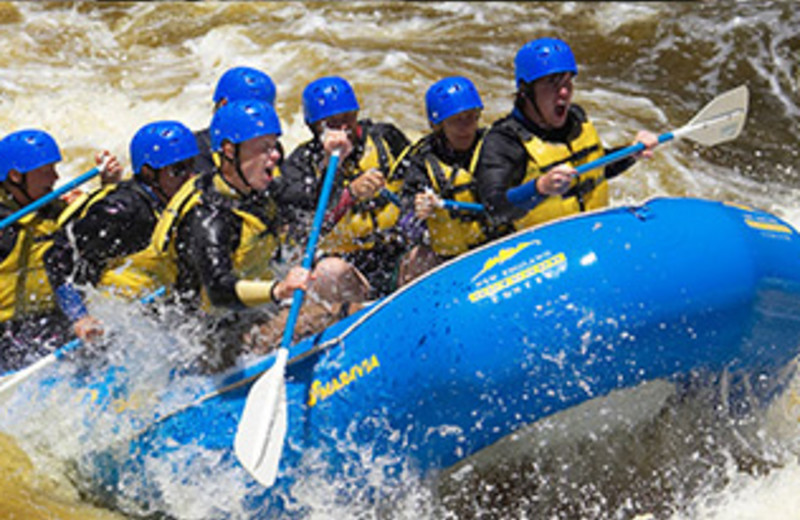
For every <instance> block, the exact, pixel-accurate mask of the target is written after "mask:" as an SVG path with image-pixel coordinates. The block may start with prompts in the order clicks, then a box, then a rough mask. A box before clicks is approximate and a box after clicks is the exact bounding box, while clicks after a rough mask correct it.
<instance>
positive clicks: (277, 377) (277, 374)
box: [233, 349, 288, 487]
mask: <svg viewBox="0 0 800 520" xmlns="http://www.w3.org/2000/svg"><path fill="white" fill-rule="evenodd" d="M287 355H288V351H287V350H286V349H280V350H279V351H278V355H277V358H276V360H275V364H274V365H273V366H272V368H270V369H269V370H268V371H267V372H266V373H265V374H264V375H262V376H261V377H260V378H259V379H258V381H256V383H255V384H254V385H253V388H251V389H250V393H249V394H248V395H247V400H246V401H245V405H244V411H243V412H242V418H241V419H240V420H239V426H238V428H237V430H236V437H235V438H234V441H233V451H234V453H235V454H236V457H237V458H238V459H239V462H240V463H241V464H242V466H243V467H244V469H246V470H247V471H248V473H250V474H251V475H252V476H253V478H255V479H256V480H257V481H258V482H259V483H260V484H262V485H263V486H266V487H270V486H272V484H274V483H275V478H276V477H277V475H278V464H279V462H280V458H281V452H282V451H283V441H284V438H285V437H286V428H287V418H286V385H285V382H284V378H283V376H284V374H283V372H284V368H285V366H286V357H287Z"/></svg>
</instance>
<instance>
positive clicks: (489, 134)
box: [483, 114, 526, 141]
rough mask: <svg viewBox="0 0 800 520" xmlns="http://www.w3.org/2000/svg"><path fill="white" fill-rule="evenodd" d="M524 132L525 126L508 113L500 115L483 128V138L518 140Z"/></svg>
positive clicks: (490, 139)
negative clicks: (486, 127) (487, 126)
mask: <svg viewBox="0 0 800 520" xmlns="http://www.w3.org/2000/svg"><path fill="white" fill-rule="evenodd" d="M524 133H526V129H525V126H524V125H523V124H522V123H521V122H519V121H518V120H517V119H516V118H515V117H514V116H513V115H511V114H508V115H506V116H504V117H501V118H500V119H498V120H497V121H495V122H494V123H492V126H490V127H489V128H488V129H486V130H485V133H484V134H483V139H484V140H486V141H494V140H504V141H507V140H515V141H516V140H518V139H520V138H521V137H523V135H522V134H524Z"/></svg>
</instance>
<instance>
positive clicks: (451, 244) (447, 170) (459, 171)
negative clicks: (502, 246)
mask: <svg viewBox="0 0 800 520" xmlns="http://www.w3.org/2000/svg"><path fill="white" fill-rule="evenodd" d="M479 150H480V141H479V143H478V145H476V146H475V152H474V154H473V160H472V161H471V167H470V169H469V170H466V169H464V168H459V167H453V166H449V165H447V164H445V163H443V162H441V161H440V160H439V159H437V158H436V156H435V155H433V154H432V153H428V154H427V157H426V158H425V167H426V169H427V172H428V178H429V179H430V181H431V185H432V186H433V190H434V191H435V192H436V193H437V194H438V195H439V196H441V197H442V198H444V199H452V200H456V201H458V202H477V199H476V197H475V192H474V181H473V171H474V167H475V163H476V161H475V158H476V157H477V155H478V151H479ZM471 217H472V216H471ZM426 222H427V225H428V233H429V235H430V244H431V249H433V251H434V252H435V253H436V254H438V255H440V256H444V257H448V256H455V255H460V254H461V253H464V252H466V251H467V250H469V249H470V248H472V247H474V246H476V245H478V244H482V243H483V242H485V241H486V234H485V232H484V227H483V223H482V221H481V220H479V219H476V218H474V217H472V218H468V217H467V216H465V215H462V214H460V213H459V212H457V211H451V210H446V209H443V208H437V209H436V210H435V211H434V213H433V215H431V217H430V218H428V220H427V221H426Z"/></svg>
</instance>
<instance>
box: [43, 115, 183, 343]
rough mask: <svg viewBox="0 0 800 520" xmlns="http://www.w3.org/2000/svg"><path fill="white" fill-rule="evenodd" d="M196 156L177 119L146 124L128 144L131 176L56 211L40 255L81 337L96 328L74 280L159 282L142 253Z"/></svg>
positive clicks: (137, 291) (133, 284)
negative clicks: (55, 228)
mask: <svg viewBox="0 0 800 520" xmlns="http://www.w3.org/2000/svg"><path fill="white" fill-rule="evenodd" d="M197 153H198V149H197V143H196V141H195V139H194V135H192V132H191V131H190V130H189V129H188V128H187V127H186V126H184V125H183V124H181V123H179V122H177V121H156V122H153V123H148V124H146V125H144V126H143V127H142V128H140V129H139V130H138V131H137V132H136V134H135V135H134V136H133V139H132V140H131V143H130V157H131V164H132V166H133V178H131V179H129V180H126V181H123V182H120V183H119V184H116V185H110V186H106V187H103V188H101V189H98V190H96V191H95V192H93V193H89V194H88V195H86V196H84V197H82V198H79V199H78V200H76V201H74V202H73V203H72V204H70V206H69V207H68V208H67V209H66V210H65V211H64V212H63V213H62V214H61V216H60V221H61V223H62V224H63V225H62V229H61V230H60V231H59V233H58V234H57V235H56V236H55V240H54V242H53V246H52V247H51V248H50V249H49V250H48V251H47V253H46V254H45V265H46V268H47V276H48V278H49V280H50V284H51V285H52V287H53V288H54V290H55V294H56V298H57V300H58V304H59V306H60V308H61V310H62V311H63V312H64V314H65V315H66V316H67V317H68V318H69V319H70V320H71V321H72V322H73V324H74V329H75V334H76V335H77V336H78V337H79V338H80V339H81V340H88V339H92V338H93V337H96V336H98V335H101V334H102V331H103V329H102V326H101V324H100V323H99V322H98V321H97V320H96V319H94V318H93V317H92V316H91V315H89V314H88V312H87V309H86V306H85V305H84V302H83V298H82V296H81V294H80V293H79V292H78V291H77V289H76V288H75V286H76V285H78V286H80V285H86V284H91V285H94V286H100V287H104V288H110V289H112V291H113V292H118V293H122V294H124V295H126V296H138V295H143V293H145V292H147V291H149V290H152V289H154V288H155V287H156V286H157V285H158V281H157V280H155V279H154V278H153V276H151V275H149V274H148V273H149V272H150V271H151V267H150V264H152V263H154V262H155V261H156V260H155V259H154V258H152V255H148V254H146V253H145V251H144V250H145V249H146V248H147V246H148V245H149V244H150V238H151V235H152V234H153V230H154V229H155V227H156V223H157V222H158V219H159V215H160V213H161V211H162V210H163V209H164V208H165V207H166V205H167V202H168V201H169V199H170V198H171V197H172V196H173V195H174V194H175V193H176V192H177V191H178V189H179V188H180V187H181V186H182V185H183V183H184V182H186V181H187V180H188V179H189V178H190V177H191V176H192V175H193V173H194V159H195V157H196V156H197ZM123 265H124V267H123Z"/></svg>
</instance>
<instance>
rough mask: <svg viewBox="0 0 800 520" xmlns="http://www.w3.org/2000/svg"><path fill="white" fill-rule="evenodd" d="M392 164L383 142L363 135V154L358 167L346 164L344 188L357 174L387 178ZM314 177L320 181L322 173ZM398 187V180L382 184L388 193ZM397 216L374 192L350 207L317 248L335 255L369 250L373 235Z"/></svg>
mask: <svg viewBox="0 0 800 520" xmlns="http://www.w3.org/2000/svg"><path fill="white" fill-rule="evenodd" d="M394 162H395V158H394V157H393V156H392V153H391V150H390V148H389V145H388V144H387V143H386V142H385V141H384V139H383V138H373V136H372V135H371V134H370V133H367V137H366V141H365V143H364V153H363V154H362V155H361V158H360V159H359V161H358V164H356V165H353V164H352V163H349V168H347V169H345V171H344V186H348V185H349V184H350V183H351V182H353V181H354V180H355V179H356V178H358V176H359V175H361V174H362V173H364V172H366V171H368V170H370V169H372V168H377V169H379V170H380V171H381V172H382V173H383V174H384V176H387V177H388V175H389V172H390V170H391V167H392V165H393V164H394ZM317 178H320V179H322V178H323V173H322V172H319V171H318V172H317ZM401 187H402V181H401V180H389V181H387V183H386V189H387V190H389V191H391V192H392V193H399V192H400V189H401ZM399 216H400V209H399V208H398V207H397V206H395V205H394V204H392V203H391V202H389V200H388V199H386V197H384V196H382V195H380V194H379V193H378V194H376V195H375V196H374V197H373V198H371V199H369V200H365V201H360V202H357V203H355V204H354V205H353V206H351V207H350V208H349V209H348V210H347V212H346V213H345V214H344V215H343V216H342V218H341V219H340V220H339V222H337V223H336V225H335V226H334V227H333V229H332V230H331V231H330V232H328V233H327V234H326V235H325V236H324V237H323V239H322V240H321V243H320V248H321V249H322V250H323V251H326V252H329V253H335V254H342V253H350V252H353V251H361V250H366V249H372V248H373V247H374V246H375V240H376V238H377V237H376V233H377V232H378V231H382V230H386V229H389V228H391V227H392V226H394V225H395V223H396V222H397V219H398V217H399Z"/></svg>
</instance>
